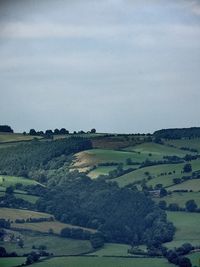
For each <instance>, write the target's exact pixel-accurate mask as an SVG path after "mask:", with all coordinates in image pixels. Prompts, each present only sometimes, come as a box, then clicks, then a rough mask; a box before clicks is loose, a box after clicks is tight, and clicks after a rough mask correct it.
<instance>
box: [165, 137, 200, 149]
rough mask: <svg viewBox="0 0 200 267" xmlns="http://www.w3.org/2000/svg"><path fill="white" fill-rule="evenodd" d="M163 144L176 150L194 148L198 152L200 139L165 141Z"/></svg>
mask: <svg viewBox="0 0 200 267" xmlns="http://www.w3.org/2000/svg"><path fill="white" fill-rule="evenodd" d="M165 143H166V144H170V145H173V146H175V147H178V148H181V147H187V148H194V149H197V150H198V151H199V152H200V138H194V139H180V140H167V141H165Z"/></svg>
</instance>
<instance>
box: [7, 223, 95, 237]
mask: <svg viewBox="0 0 200 267" xmlns="http://www.w3.org/2000/svg"><path fill="white" fill-rule="evenodd" d="M12 227H14V228H17V229H24V230H32V231H38V232H41V233H48V232H49V229H52V230H53V231H54V233H55V234H60V231H61V230H62V229H63V228H65V227H68V228H81V229H85V230H88V231H91V232H95V230H92V229H89V228H84V227H80V226H75V225H71V224H66V223H61V222H58V221H52V222H37V223H12Z"/></svg>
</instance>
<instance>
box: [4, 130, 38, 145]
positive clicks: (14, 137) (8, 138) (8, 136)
mask: <svg viewBox="0 0 200 267" xmlns="http://www.w3.org/2000/svg"><path fill="white" fill-rule="evenodd" d="M34 138H38V139H40V138H41V137H40V136H31V135H23V134H21V133H3V132H0V143H6V142H20V141H30V140H33V139H34Z"/></svg>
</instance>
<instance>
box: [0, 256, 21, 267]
mask: <svg viewBox="0 0 200 267" xmlns="http://www.w3.org/2000/svg"><path fill="white" fill-rule="evenodd" d="M25 261H26V258H24V257H14V258H0V266H1V267H14V266H18V265H20V264H22V263H24V262H25Z"/></svg>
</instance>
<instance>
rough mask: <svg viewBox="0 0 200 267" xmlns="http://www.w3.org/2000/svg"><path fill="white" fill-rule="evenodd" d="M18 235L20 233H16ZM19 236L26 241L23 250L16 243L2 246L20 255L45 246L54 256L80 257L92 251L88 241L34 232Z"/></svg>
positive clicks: (1, 243) (21, 233) (23, 233)
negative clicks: (33, 247) (79, 255)
mask: <svg viewBox="0 0 200 267" xmlns="http://www.w3.org/2000/svg"><path fill="white" fill-rule="evenodd" d="M16 234H17V235H18V232H16ZM19 235H20V236H21V237H22V239H23V240H24V248H23V249H21V248H20V247H19V246H18V245H17V244H16V243H14V242H0V246H1V245H2V246H4V247H5V248H6V250H7V251H8V252H12V251H16V252H17V253H18V254H19V255H23V254H24V253H29V252H30V251H32V250H33V249H32V246H33V245H34V246H35V247H36V248H37V247H39V246H40V245H45V246H46V247H47V250H48V251H49V252H50V253H53V254H54V255H56V256H58V255H78V254H80V253H87V252H90V251H91V250H92V247H91V244H90V242H89V241H88V240H75V239H69V238H61V237H59V236H53V235H42V234H38V233H33V232H23V231H22V232H20V233H19Z"/></svg>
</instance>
